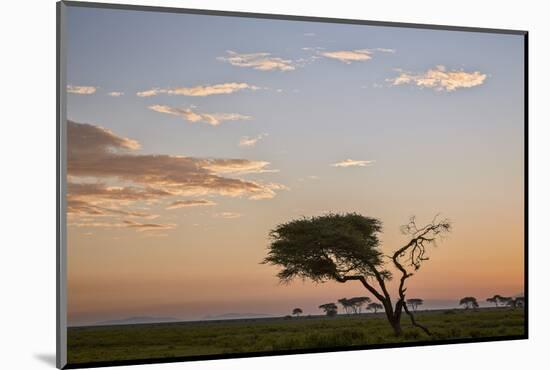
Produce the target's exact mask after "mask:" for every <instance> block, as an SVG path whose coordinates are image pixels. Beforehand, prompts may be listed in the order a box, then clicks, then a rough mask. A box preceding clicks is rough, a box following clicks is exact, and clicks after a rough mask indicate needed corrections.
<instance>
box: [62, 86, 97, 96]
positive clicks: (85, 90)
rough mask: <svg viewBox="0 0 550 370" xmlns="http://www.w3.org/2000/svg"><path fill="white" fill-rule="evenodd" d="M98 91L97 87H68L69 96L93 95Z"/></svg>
mask: <svg viewBox="0 0 550 370" xmlns="http://www.w3.org/2000/svg"><path fill="white" fill-rule="evenodd" d="M96 91H97V87H95V86H77V85H67V92H68V93H69V94H78V95H91V94H94V93H95V92H96Z"/></svg>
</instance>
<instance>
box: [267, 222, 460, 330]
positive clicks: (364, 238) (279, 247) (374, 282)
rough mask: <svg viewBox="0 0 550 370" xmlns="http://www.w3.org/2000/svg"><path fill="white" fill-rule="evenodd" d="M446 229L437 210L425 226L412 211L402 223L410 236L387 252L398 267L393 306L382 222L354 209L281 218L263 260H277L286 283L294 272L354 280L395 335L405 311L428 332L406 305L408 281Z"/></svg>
mask: <svg viewBox="0 0 550 370" xmlns="http://www.w3.org/2000/svg"><path fill="white" fill-rule="evenodd" d="M450 230H451V223H450V221H448V220H438V216H436V217H434V218H433V220H432V221H431V222H430V223H428V224H426V225H424V226H418V225H417V224H416V220H415V218H414V217H411V219H410V220H409V223H408V224H406V225H404V226H403V227H402V228H401V232H402V233H403V234H404V235H407V236H408V237H409V238H410V239H409V240H408V241H407V242H406V243H405V244H404V245H403V246H402V247H400V248H397V249H396V250H394V252H393V253H392V254H391V255H390V256H389V261H391V263H392V264H393V267H394V268H395V269H396V270H397V271H398V273H399V284H398V296H397V299H396V301H395V306H394V304H393V300H392V297H391V295H390V293H389V291H388V289H387V286H386V283H387V282H388V281H389V280H391V278H392V273H391V272H390V271H389V270H388V269H387V266H386V262H385V261H386V260H385V256H384V255H383V253H382V251H381V250H380V241H379V238H378V234H379V233H380V232H381V231H382V223H381V222H380V220H378V219H376V218H371V217H365V216H362V215H360V214H357V213H346V214H333V213H330V214H327V215H323V216H317V217H309V218H306V217H303V218H301V219H297V220H292V221H289V222H286V223H283V224H280V225H278V226H277V227H275V229H273V230H271V232H270V233H269V236H270V238H271V242H270V245H269V248H268V253H267V257H266V258H265V259H264V260H263V261H262V263H266V264H271V265H275V266H280V267H281V270H280V271H279V272H278V273H277V277H278V278H279V279H280V280H281V281H282V282H285V283H289V282H291V281H292V280H293V279H294V278H302V279H310V280H312V281H314V282H325V281H329V280H333V281H337V282H340V283H346V282H348V281H357V282H359V283H361V284H362V285H363V286H364V287H365V289H367V290H368V291H369V292H370V293H371V294H372V295H373V296H374V297H375V298H376V299H377V300H378V301H379V302H380V303H381V304H382V305H383V306H384V312H385V314H386V318H387V320H388V323H389V324H390V326H391V327H392V329H393V332H394V334H395V335H396V336H400V335H401V334H402V329H401V316H402V313H403V311H404V312H405V313H406V314H407V315H408V316H409V318H410V320H411V323H412V325H414V326H416V327H418V328H420V329H422V330H423V331H424V332H425V333H426V334H428V335H431V333H430V331H429V330H428V328H426V327H425V326H424V325H421V324H420V323H418V322H417V321H416V319H415V317H414V315H413V313H412V312H411V311H410V310H409V309H408V307H407V304H406V295H405V293H406V290H407V288H406V281H407V279H409V278H410V277H411V276H413V275H414V273H413V271H417V270H418V269H419V268H420V267H421V265H422V263H423V262H424V261H426V260H428V257H427V250H428V247H429V246H431V245H433V244H434V243H435V242H436V241H437V240H438V239H439V238H441V237H442V236H443V235H444V234H446V233H448V232H449V231H450ZM411 270H412V271H411Z"/></svg>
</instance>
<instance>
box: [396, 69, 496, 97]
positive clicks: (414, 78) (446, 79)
mask: <svg viewBox="0 0 550 370" xmlns="http://www.w3.org/2000/svg"><path fill="white" fill-rule="evenodd" d="M398 72H400V74H399V76H397V77H395V78H390V79H388V80H387V81H388V82H391V83H392V84H393V85H405V84H413V85H416V86H419V87H422V88H424V87H428V88H432V89H434V90H436V91H448V92H450V91H455V90H457V89H460V88H471V87H475V86H479V85H482V84H483V83H484V82H485V79H486V78H487V75H486V74H483V73H481V72H479V71H474V72H465V71H463V70H451V71H448V70H447V68H446V67H445V66H442V65H438V66H436V67H435V68H432V69H429V70H427V71H426V72H422V73H416V74H415V73H410V72H405V71H402V70H398Z"/></svg>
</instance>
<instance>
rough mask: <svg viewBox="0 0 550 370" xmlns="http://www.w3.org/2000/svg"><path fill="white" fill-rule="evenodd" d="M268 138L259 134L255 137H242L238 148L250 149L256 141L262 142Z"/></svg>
mask: <svg viewBox="0 0 550 370" xmlns="http://www.w3.org/2000/svg"><path fill="white" fill-rule="evenodd" d="M266 136H268V135H267V134H260V135H258V136H256V137H248V136H243V137H241V140H240V141H239V146H240V147H252V146H255V145H256V144H257V143H258V141H260V140H262V139H263V138H264V137H266Z"/></svg>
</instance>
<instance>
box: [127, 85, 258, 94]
mask: <svg viewBox="0 0 550 370" xmlns="http://www.w3.org/2000/svg"><path fill="white" fill-rule="evenodd" d="M259 89H260V88H259V87H258V86H254V85H249V84H247V83H244V82H229V83H223V84H217V85H198V86H193V87H175V88H173V89H161V88H153V89H151V90H146V91H140V92H138V93H137V94H136V95H137V96H140V97H149V96H156V95H159V94H167V95H184V96H210V95H220V94H232V93H234V92H237V91H241V90H253V91H255V90H259Z"/></svg>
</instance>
